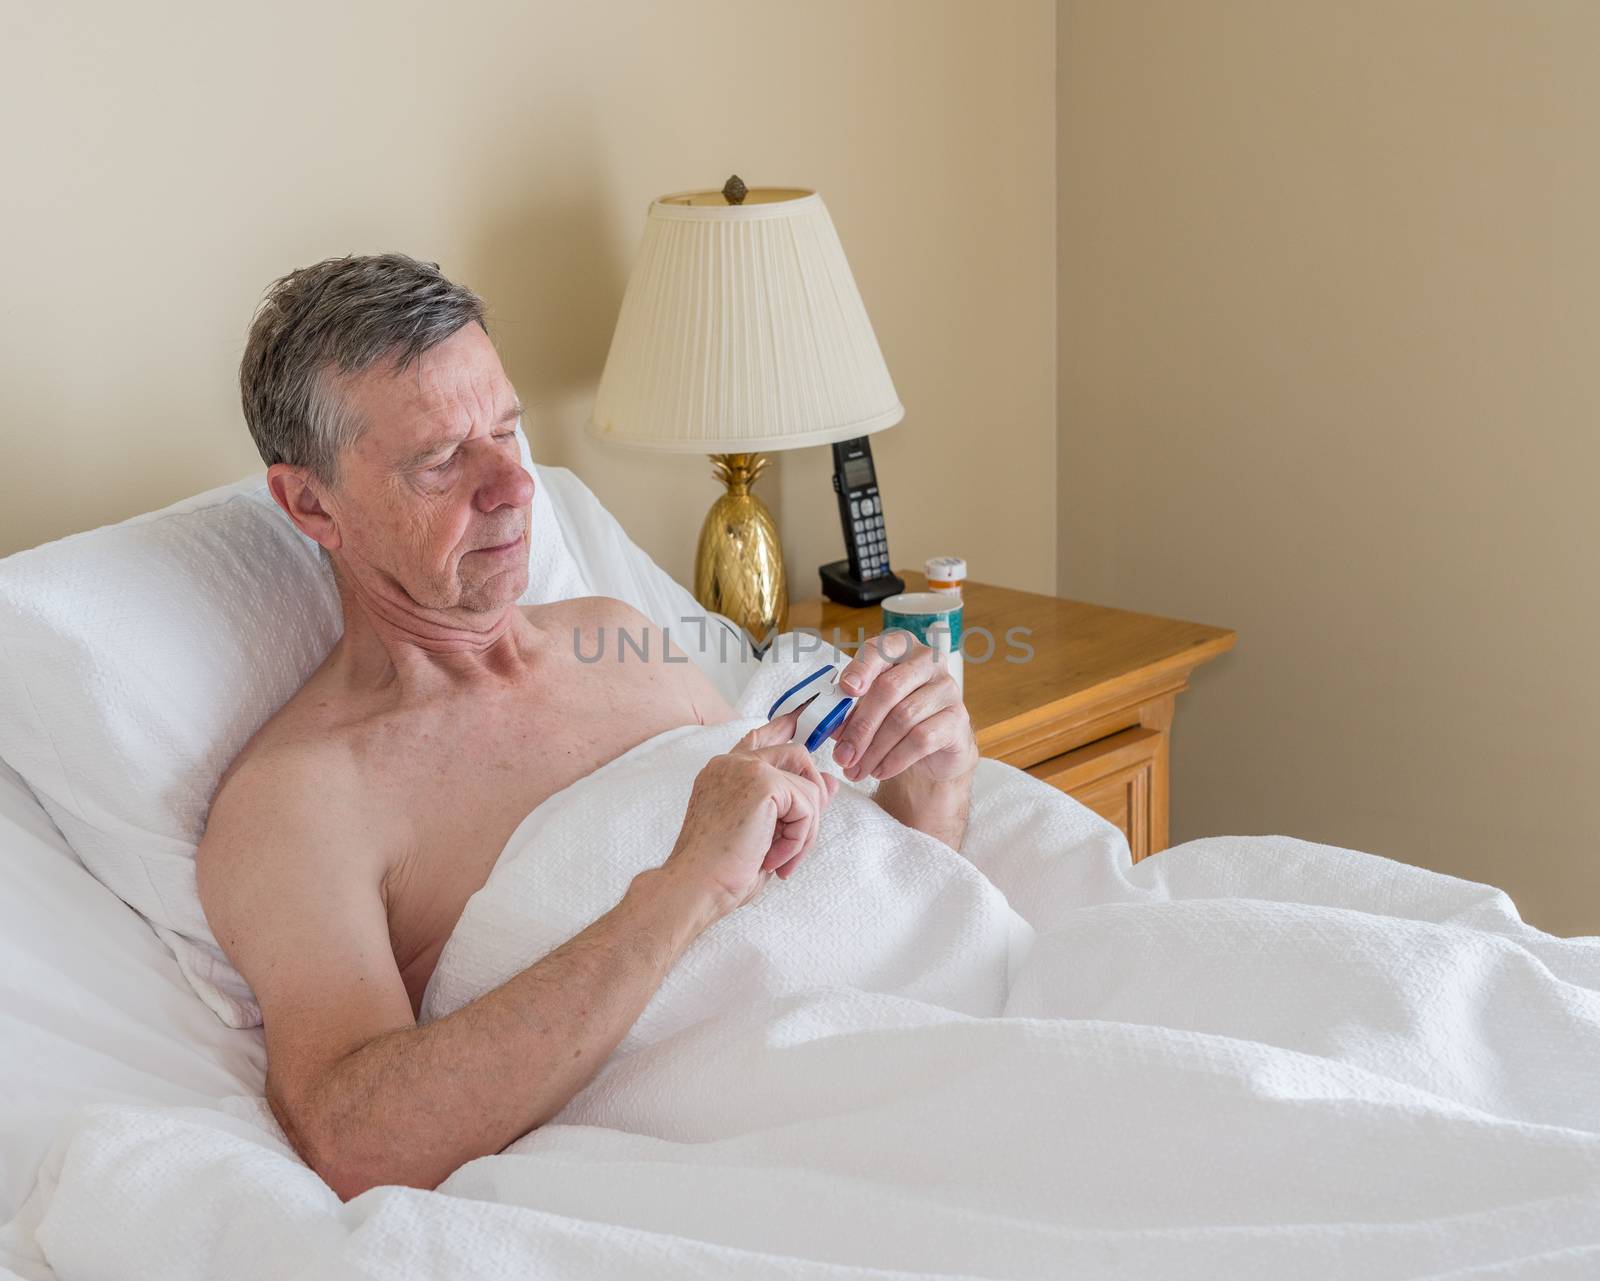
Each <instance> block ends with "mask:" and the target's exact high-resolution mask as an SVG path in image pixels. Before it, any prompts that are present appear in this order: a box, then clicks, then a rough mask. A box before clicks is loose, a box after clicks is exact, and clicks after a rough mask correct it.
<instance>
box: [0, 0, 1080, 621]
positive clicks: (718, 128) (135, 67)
mask: <svg viewBox="0 0 1600 1281" xmlns="http://www.w3.org/2000/svg"><path fill="white" fill-rule="evenodd" d="M69 9H70V12H69ZM1054 22H1055V14H1054V10H1053V7H1052V5H1051V3H1050V0H1022V2H1018V3H995V4H973V3H965V2H963V0H895V2H890V0H871V2H870V3H859V2H857V0H823V2H812V3H807V4H804V5H795V4H791V3H787V2H783V3H780V2H778V0H760V2H756V0H737V2H734V0H727V2H722V3H715V2H712V0H671V3H641V2H637V0H633V2H624V0H605V3H601V4H592V5H583V4H576V3H570V2H565V0H563V2H561V3H549V2H547V3H507V4H500V5H495V4H484V3H465V4H459V5H450V6H444V7H441V6H438V5H421V4H396V3H357V4H333V5H328V4H308V3H291V4H272V5H255V6H249V7H243V6H236V5H217V4H206V3H191V4H181V5H173V4H136V5H126V4H118V3H109V2H103V3H98V4H80V5H74V6H64V5H63V6H52V5H45V4H24V5H22V6H20V8H13V9H11V10H8V12H7V17H6V19H5V23H6V28H7V29H6V30H5V31H4V37H3V38H0V111H3V113H4V118H5V119H6V120H7V121H8V122H11V125H12V127H9V128H8V129H7V131H6V132H7V140H6V141H7V158H6V177H5V182H4V186H3V188H0V243H3V244H4V245H5V248H6V257H7V270H6V296H5V298H4V301H3V305H0V362H3V363H0V424H3V430H4V433H5V439H6V475H5V478H4V481H3V484H4V501H3V502H0V554H4V553H6V552H9V551H14V550H16V549H18V548H21V547H26V546H31V545H32V544H34V543H37V542H40V541H43V540H45V539H48V538H53V537H57V536H59V535H62V534H65V533H68V532H70V531H73V530H78V529H83V528H88V527H92V526H94V525H97V524H101V523H104V522H107V521H112V520H118V519H121V518H123V517H126V516H129V515H133V514H135V513H137V512H140V511H144V510H148V509H149V508H151V507H155V506H160V505H163V504H165V503H167V502H170V501H173V500H174V499H177V498H180V497H183V496H185V495H187V494H190V493H193V492H195V491H197V490H200V489H203V488H207V487H209V486H212V485H217V484H222V483H226V482H228V481H231V480H234V479H237V478H238V477H239V476H241V475H244V474H245V473H246V472H248V471H249V470H251V469H252V468H254V467H257V466H259V460H258V459H257V457H256V455H255V453H254V450H253V449H252V447H251V445H250V443H249V439H248V437H247V435H246V432H245V429H244V425H243V422H242V419H241V418H240V414H239V407H238V395H237V391H236V388H235V383H234V379H235V377H236V370H237V365H238V359H239V354H240V351H241V349H242V346H243V340H244V334H245V330H246V327H247V324H248V321H249V317H250V313H251V310H252V308H253V306H254V304H255V301H256V299H257V297H258V296H259V294H260V291H261V289H262V288H263V286H265V285H266V284H267V282H268V281H269V280H271V279H272V278H273V277H274V276H277V275H279V274H281V273H283V272H284V271H287V270H288V269H290V268H292V267H294V266H297V265H299V264H302V263H306V262H310V261H314V260H316V259H318V258H322V257H325V256H329V255H334V254H344V253H351V252H371V251H375V250H383V249H391V248H394V249H402V250H405V251H407V252H410V253H414V254H417V255H419V256H423V257H427V258H430V259H433V260H435V261H438V262H439V263H440V264H441V265H442V266H443V267H444V268H445V270H446V271H447V272H449V273H451V274H452V275H454V276H457V277H458V278H460V279H462V280H463V281H465V282H467V283H469V284H470V285H472V286H473V287H474V288H476V289H477V290H478V291H479V292H480V293H482V294H483V295H484V296H485V297H486V298H487V299H488V301H489V303H490V306H491V309H492V313H493V320H494V322H495V328H496V331H497V336H498V341H499V343H500V348H501V352H502V356H503V358H504V360H505V363H506V366H507V369H508V371H509V373H510V375H511V377H512V379H513V380H514V381H515V383H516V384H517V388H518V391H519V392H520V393H521V394H522V396H523V398H524V400H525V401H526V402H527V403H529V404H530V406H532V408H533V411H534V412H533V414H532V416H531V421H530V427H531V436H532V441H533V448H534V454H535V457H536V458H538V459H540V460H541V461H548V462H552V463H557V464H561V465H564V466H569V467H572V468H573V469H574V470H576V471H577V472H578V473H579V474H580V475H581V476H583V477H584V479H585V480H586V481H587V482H588V483H589V484H590V485H591V487H592V488H594V489H595V491H596V492H597V493H598V494H599V495H600V496H601V498H602V499H603V500H604V501H605V502H606V503H607V504H608V505H609V506H610V507H611V508H612V510H613V511H615V512H616V513H617V514H618V515H619V516H620V517H621V518H622V519H623V521H624V523H625V524H626V525H627V527H628V528H629V530H630V532H631V533H632V534H633V535H634V537H635V538H636V540H637V541H639V542H640V543H641V544H642V545H643V546H645V548H646V549H647V550H648V551H650V552H651V553H652V554H653V555H654V556H656V558H657V559H658V560H659V561H660V562H661V564H662V565H663V566H664V567H665V568H666V569H667V570H669V571H670V572H672V573H673V574H675V575H676V576H677V577H678V578H679V579H680V580H683V581H687V580H688V579H689V578H690V577H691V575H692V565H693V552H694V540H695V537H696V535H697V533H698V530H699V525H700V521H701V519H702V517H703V516H704V514H705V510H706V508H707V507H708V506H709V505H710V503H711V501H712V499H713V498H714V497H715V496H716V494H717V493H718V492H719V489H718V486H717V483H716V482H715V481H714V480H712V479H711V477H710V468H709V464H708V463H707V462H706V461H705V460H704V459H701V458H685V459H665V460H663V459H660V458H653V457H651V456H649V455H642V454H629V453H624V452H622V451H619V450H615V449H612V448H610V447H607V448H604V449H602V447H600V446H598V445H595V444H593V443H591V442H590V441H589V440H588V439H587V438H585V437H584V436H583V435H582V434H581V429H582V421H583V418H584V415H585V413H586V411H587V409H588V405H589V402H590V400H591V398H592V393H593V390H594V386H595V383H596V381H597V379H598V377H599V373H600V369H601V366H602V365H603V363H604V360H605V355H606V350H607V347H608V345H609V342H610V337H611V329H612V325H613V324H614V322H615V320H616V314H617V309H618V307H619V305H620V303H621V300H622V292H623V288H624V285H625V284H626V280H627V274H628V270H629V268H630V266H631V265H632V262H633V259H634V255H635V253H636V251H637V249H638V244H639V238H640V235H641V233H642V230H643V225H644V211H645V207H646V206H647V204H648V203H649V201H650V199H651V198H652V197H654V196H656V195H659V194H662V193H664V192H668V191H676V190H681V189H684V188H687V187H720V186H721V185H722V182H723V180H724V179H725V178H726V177H727V176H728V175H729V174H730V173H732V172H738V173H739V174H740V175H741V176H742V177H743V178H744V179H745V180H746V181H747V182H750V183H752V184H755V183H798V184H804V185H810V186H814V187H815V188H817V189H818V190H820V191H821V192H822V194H823V198H824V200H825V201H826V202H827V203H828V206H829V208H830V210H831V212H832V213H833V216H834V220H835V223H836V224H837V226H838V229H839V233H840V236H841V238H842V240H843V242H844V245H845V249H846V252H847V253H848V254H849V257H850V260H851V264H852V267H853V269H854V271H855V274H856V279H857V282H858V284H859V285H860V288H861V292H862V295H863V297H864V298H865V300H866V304H867V309H868V312H869V314H870V315H871V317H872V320H873V323H874V326H875V328H876V330H877V333H878V338H879V341H880V343H881V344H882V346H883V349H884V353H885V356H886V357H887V359H888V363H889V368H890V372H891V373H892V375H893V377H894V379H895V382H896V385H897V387H898V389H899V392H900V397H901V400H902V401H903V403H904V404H905V406H906V417H905V419H904V420H903V421H902V422H901V423H900V424H899V425H898V426H896V427H894V428H892V429H891V430H889V431H888V432H887V433H884V434H882V435H880V436H879V437H877V439H876V441H875V442H874V449H875V451H876V453H877V455H878V458H879V461H880V469H881V471H882V473H883V476H884V488H885V494H886V497H887V498H888V502H889V508H888V511H889V526H888V527H889V535H890V540H891V543H890V546H891V549H892V551H893V552H894V554H895V561H896V563H897V564H914V565H918V566H920V564H921V561H922V559H923V558H925V557H927V556H929V555H934V554H937V553H940V552H944V551H946V550H954V551H957V552H960V553H962V554H964V555H966V556H967V557H968V558H969V560H971V561H972V563H973V567H974V571H975V572H978V573H982V574H983V575H984V576H986V577H989V578H992V579H994V580H996V581H1000V582H1008V583H1012V584H1014V585H1017V586H1022V587H1033V588H1036V589H1039V590H1049V589H1050V587H1051V585H1052V584H1053V582H1054V578H1055V551H1056V541H1055V513H1054V491H1055V442H1056V424H1055V410H1054V403H1055V388H1054V366H1055V333H1054V323H1055V295H1054V288H1055V280H1054V254H1055V235H1056V228H1055V213H1054V159H1055V121H1054V110H1053V100H1054V78H1055V55H1054V36H1053V32H1054ZM22 121H25V122H26V127H16V126H17V124H18V122H22ZM829 472H830V462H829V453H828V451H827V450H826V449H813V450H808V451H803V452H801V453H797V454H794V455H790V456H788V457H785V458H783V459H782V460H781V461H780V463H779V465H778V466H777V467H776V468H775V469H774V473H769V478H768V479H764V480H763V481H762V482H761V485H760V491H759V492H762V493H764V495H765V496H766V497H767V499H768V501H769V502H770V503H771V505H772V506H773V508H774V510H775V512H776V513H777V514H778V517H779V521H780V525H781V529H782V532H783V534H784V536H785V538H786V540H787V548H786V550H787V557H788V562H789V568H790V572H791V575H792V578H793V580H794V584H795V588H794V590H795V594H796V595H798V596H808V595H815V594H816V592H817V590H818V583H817V577H816V566H817V564H818V563H820V562H821V561H824V560H831V559H834V558H835V557H837V556H840V555H842V554H843V545H842V543H841V541H840V538H839V531H838V521H837V517H836V515H835V512H834V508H833V506H832V504H833V497H832V491H831V489H830V488H829V486H828V476H829ZM1002 493H1003V494H1005V495H1006V496H1007V498H1008V501H1007V503H1006V506H1005V511H1006V516H1005V519H1004V520H1003V521H997V520H996V519H995V518H994V514H995V510H996V506H995V504H996V496H997V495H1000V494H1002Z"/></svg>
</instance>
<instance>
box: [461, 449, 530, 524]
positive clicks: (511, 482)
mask: <svg viewBox="0 0 1600 1281" xmlns="http://www.w3.org/2000/svg"><path fill="white" fill-rule="evenodd" d="M532 497H533V477H532V476H530V475H528V473H527V471H526V470H525V469H524V468H523V466H522V460H521V459H519V458H508V457H507V456H506V455H504V454H502V453H499V452H498V451H497V452H495V453H493V454H491V455H490V458H489V461H488V462H486V463H485V464H484V472H483V475H482V477H481V478H480V479H479V482H478V489H477V492H476V493H475V494H473V496H472V501H473V504H474V506H476V507H477V509H478V510H479V511H481V512H492V511H494V510H495V508H497V507H526V506H527V505H528V500H529V499H531V498H532Z"/></svg>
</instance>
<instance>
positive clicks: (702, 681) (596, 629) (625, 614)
mask: <svg viewBox="0 0 1600 1281" xmlns="http://www.w3.org/2000/svg"><path fill="white" fill-rule="evenodd" d="M526 608H527V609H528V610H529V611H530V612H529V614H528V617H529V619H530V621H533V622H536V623H541V624H543V625H544V626H546V627H550V626H552V625H554V626H557V627H559V628H560V629H562V630H561V639H562V641H563V643H564V644H570V645H571V647H572V651H573V653H574V655H575V656H576V657H577V658H578V659H579V660H580V661H582V662H584V663H588V664H593V665H596V666H598V665H600V664H601V663H606V664H609V665H612V666H613V668H614V669H618V670H619V674H620V675H622V676H634V677H637V678H639V679H641V680H643V681H644V682H646V683H647V684H650V685H654V686H657V687H659V688H661V689H663V690H665V691H668V692H669V695H670V696H672V697H675V698H679V699H681V700H682V701H683V706H684V711H685V713H686V715H688V716H692V717H693V718H694V719H695V720H697V721H699V722H700V723H701V724H707V725H709V724H716V723H719V722H721V721H725V720H730V719H732V717H733V714H734V713H733V708H732V707H730V706H729V705H728V702H727V700H726V699H724V698H723V697H722V694H721V692H720V691H719V690H718V689H717V687H716V686H715V685H713V684H712V683H711V681H710V680H709V679H708V678H707V676H706V675H705V673H704V672H702V671H701V670H700V668H699V666H698V665H697V664H696V663H695V662H694V661H693V660H692V659H691V658H690V657H689V656H688V654H686V653H685V652H684V651H683V649H682V648H681V647H680V646H679V645H678V643H677V642H676V641H675V640H673V632H672V628H670V627H663V626H662V625H661V624H659V623H657V622H656V621H655V620H654V619H653V618H651V617H650V616H649V615H647V614H645V613H644V612H643V611H641V610H639V609H637V608H636V607H634V606H633V605H630V604H628V602H627V601H624V600H619V599H617V598H616V597H614V596H579V597H573V598H572V599H570V600H564V601H554V602H551V603H550V604H547V605H533V606H528V607H526ZM532 611H538V612H532Z"/></svg>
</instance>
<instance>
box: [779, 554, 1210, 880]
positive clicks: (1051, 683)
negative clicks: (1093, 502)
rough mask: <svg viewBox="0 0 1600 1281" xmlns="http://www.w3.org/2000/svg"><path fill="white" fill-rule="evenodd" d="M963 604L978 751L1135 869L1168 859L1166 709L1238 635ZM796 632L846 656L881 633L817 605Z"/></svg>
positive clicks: (1093, 610) (1025, 600) (1095, 611)
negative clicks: (1120, 852) (1036, 789)
mask: <svg viewBox="0 0 1600 1281" xmlns="http://www.w3.org/2000/svg"><path fill="white" fill-rule="evenodd" d="M896 572H897V573H899V575H900V577H901V578H903V579H905V582H906V590H907V591H924V590H926V588H927V582H926V580H925V579H924V578H923V576H922V575H921V574H919V573H917V572H915V571H914V570H903V569H902V570H898V571H896ZM962 596H963V597H964V599H965V601H966V609H965V613H964V616H963V627H964V628H965V630H966V632H967V633H968V637H967V640H966V641H965V642H964V645H963V649H964V652H965V654H966V656H967V657H966V663H965V674H964V677H963V680H964V688H965V691H966V704H967V714H968V715H969V716H971V718H972V726H973V729H974V730H975V731H976V732H977V736H978V748H979V750H980V751H981V752H982V753H983V754H984V755H985V756H992V757H994V758H995V759H997V760H1002V761H1005V762H1006V763H1008V764H1010V765H1015V766H1017V767H1018V768H1020V769H1025V770H1027V771H1028V773H1030V774H1032V775H1033V776H1034V777H1035V778H1038V779H1042V780H1043V781H1044V782H1046V783H1049V784H1051V785H1052V786H1054V787H1059V788H1061V790H1062V791H1064V792H1068V793H1070V794H1071V795H1072V796H1074V797H1076V798H1077V799H1078V800H1080V801H1082V802H1083V803H1084V804H1085V805H1087V806H1088V807H1089V808H1090V809H1092V810H1094V811H1095V812H1096V813H1098V814H1101V815H1103V816H1104V817H1105V818H1107V819H1109V820H1110V821H1111V822H1113V823H1115V824H1116V825H1117V826H1118V827H1120V828H1121V829H1122V830H1123V832H1124V833H1125V834H1126V835H1127V838H1128V848H1129V849H1130V850H1131V851H1132V852H1133V857H1134V861H1135V862H1137V861H1138V860H1139V859H1141V858H1144V857H1146V856H1147V855H1150V854H1154V853H1157V852H1158V851H1160V850H1164V849H1166V847H1167V804H1168V802H1167V797H1168V768H1169V767H1168V748H1169V735H1170V734H1171V731H1172V712H1173V704H1174V701H1175V700H1176V698H1177V696H1178V694H1179V693H1181V692H1182V691H1183V690H1184V689H1185V688H1187V686H1188V684H1189V673H1190V672H1192V671H1193V670H1194V669H1195V668H1196V667H1198V666H1199V665H1200V664H1201V663H1204V662H1207V661H1208V660H1210V659H1213V658H1215V657H1216V656H1217V655H1218V654H1221V653H1224V652H1226V651H1227V650H1229V649H1231V648H1232V647H1233V642H1234V640H1235V639H1236V638H1235V634H1234V633H1233V632H1231V631H1228V630H1226V629H1224V628H1221V627H1206V626H1203V625H1201V624H1199V623H1186V622H1182V621H1180V620H1178V619H1175V618H1160V617H1157V616H1156V615H1154V614H1133V613H1129V612H1128V611H1127V610H1123V609H1106V608H1103V607H1102V606H1099V605H1086V604H1084V603H1083V602H1081V601H1073V600H1061V599H1059V598H1057V597H1055V596H1041V595H1038V594H1037V593H1035V592H1019V591H1013V590H1012V589H1011V588H1008V587H993V586H990V585H989V584H987V583H972V582H969V583H967V584H966V585H965V590H964V591H963V592H962ZM980 626H981V627H983V628H986V629H987V630H988V632H989V634H990V635H992V636H993V638H994V649H993V654H992V656H990V657H989V658H988V660H987V661H986V662H978V661H976V660H977V659H978V658H980V657H982V655H983V653H984V651H985V650H986V649H987V648H988V645H987V643H986V641H985V640H984V639H983V638H982V636H981V634H980V635H979V636H974V635H973V634H972V633H973V629H974V628H978V627H980ZM802 627H804V628H811V629H813V630H815V631H817V632H819V633H821V635H822V638H823V639H824V640H826V641H828V642H829V643H830V644H832V645H835V646H837V647H838V648H839V649H841V650H843V651H844V652H845V653H847V654H850V653H854V652H855V649H856V646H857V645H858V644H859V643H860V641H861V640H864V639H865V638H866V637H868V636H875V635H877V634H878V633H879V632H880V631H882V630H883V611H882V610H881V609H880V608H879V607H878V606H876V605H871V606H867V607H866V608H863V609H850V608H848V607H846V606H844V605H839V604H836V603H835V602H833V601H830V600H825V599H823V598H822V597H816V598H814V599H812V600H806V601H799V602H796V603H795V604H794V605H793V606H791V608H790V610H789V619H788V622H787V624H786V629H787V630H796V629H799V628H802ZM1011 628H1017V629H1026V631H1025V632H1024V631H1021V630H1019V631H1017V632H1012V633H1010V635H1011V636H1013V637H1016V638H1017V643H1009V642H1008V629H1011ZM1026 646H1031V647H1032V649H1033V653H1032V655H1031V656H1029V655H1028V654H1027V649H1026ZM1008 656H1009V657H1010V658H1011V659H1012V660H1013V661H1010V662H1008V661H1006V660H1007V657H1008ZM1016 660H1023V661H1016Z"/></svg>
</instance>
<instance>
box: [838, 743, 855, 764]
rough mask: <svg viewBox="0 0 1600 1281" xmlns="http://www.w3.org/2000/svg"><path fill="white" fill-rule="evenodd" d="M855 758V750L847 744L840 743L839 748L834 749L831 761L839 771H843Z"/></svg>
mask: <svg viewBox="0 0 1600 1281" xmlns="http://www.w3.org/2000/svg"><path fill="white" fill-rule="evenodd" d="M855 758H856V749H855V748H853V747H851V746H850V744H849V743H840V744H839V746H838V747H836V748H835V749H834V752H833V759H834V760H835V761H836V762H837V763H838V765H839V768H840V769H843V768H844V767H845V766H846V765H848V764H850V762H851V761H853V760H855Z"/></svg>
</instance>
